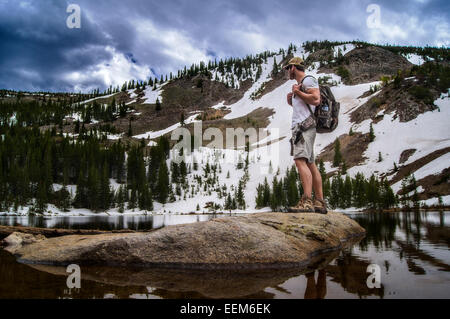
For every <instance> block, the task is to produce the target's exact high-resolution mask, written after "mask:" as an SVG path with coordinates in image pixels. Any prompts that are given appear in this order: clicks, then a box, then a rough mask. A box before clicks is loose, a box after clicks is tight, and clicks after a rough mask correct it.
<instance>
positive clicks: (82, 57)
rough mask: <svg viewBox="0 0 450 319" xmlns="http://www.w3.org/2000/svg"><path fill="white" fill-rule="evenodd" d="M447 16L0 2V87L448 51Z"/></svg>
mask: <svg viewBox="0 0 450 319" xmlns="http://www.w3.org/2000/svg"><path fill="white" fill-rule="evenodd" d="M71 3H74V4H78V5H79V6H80V8H81V28H79V29H76V28H74V29H69V28H68V27H67V25H66V20H67V18H68V17H69V15H70V13H67V12H66V9H67V7H68V5H69V4H71ZM370 4H377V5H378V6H379V8H380V24H379V26H378V27H377V28H369V27H368V25H367V19H368V17H369V16H370V15H371V14H372V13H373V11H371V12H367V7H368V5H370ZM449 12H450V1H446V0H442V1H441V0H396V1H393V0H388V1H385V0H369V1H361V0H358V1H357V0H349V1H339V0H325V1H310V0H309V1H301V0H288V1H270V0H258V1H256V0H253V1H245V0H226V1H225V0H218V1H214V0H209V1H206V0H205V1H203V0H186V1H183V0H165V1H162V0H158V1H153V0H108V1H102V0H95V1H94V0H71V1H65V0H24V1H20V0H0V48H1V49H0V88H7V89H18V90H19V89H20V90H33V91H35V90H50V91H80V90H81V91H89V90H91V89H93V88H97V87H99V88H100V89H102V90H103V89H105V88H106V87H107V86H109V85H113V86H116V85H121V84H122V83H123V82H124V81H126V80H129V79H132V78H134V79H140V80H144V79H147V78H148V77H149V76H155V75H156V76H158V77H159V76H160V74H161V73H162V74H167V73H168V72H170V71H172V72H176V71H177V70H178V69H181V68H182V67H184V65H188V66H190V65H191V64H192V63H194V62H195V63H198V62H199V61H201V60H203V61H207V60H214V58H215V57H217V58H218V59H219V58H223V57H229V56H239V57H241V56H245V55H247V54H254V53H259V52H261V51H264V50H266V49H269V50H278V49H279V48H281V47H283V48H287V46H288V45H289V43H290V42H292V43H294V44H297V45H299V44H301V43H302V42H304V41H306V40H315V39H317V40H324V39H327V40H332V41H333V40H336V41H342V40H355V39H359V40H365V41H369V42H376V43H383V44H384V43H391V44H402V45H420V46H424V45H430V46H446V47H449V45H450V27H449Z"/></svg>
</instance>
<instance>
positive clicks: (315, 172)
mask: <svg viewBox="0 0 450 319" xmlns="http://www.w3.org/2000/svg"><path fill="white" fill-rule="evenodd" d="M307 166H308V169H309V171H310V172H311V175H312V185H313V187H314V195H315V197H316V198H317V199H320V200H323V189H322V175H320V172H319V169H318V168H317V166H316V164H315V163H307Z"/></svg>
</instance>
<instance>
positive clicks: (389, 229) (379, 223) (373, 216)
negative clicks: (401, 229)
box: [352, 213, 400, 251]
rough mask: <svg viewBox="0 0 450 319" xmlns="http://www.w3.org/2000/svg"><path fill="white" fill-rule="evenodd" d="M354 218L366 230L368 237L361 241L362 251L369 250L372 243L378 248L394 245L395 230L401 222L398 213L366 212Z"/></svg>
mask: <svg viewBox="0 0 450 319" xmlns="http://www.w3.org/2000/svg"><path fill="white" fill-rule="evenodd" d="M352 218H353V219H354V220H356V221H357V222H358V223H359V224H360V225H361V226H362V227H363V228H364V229H365V230H366V237H365V238H364V239H363V240H361V241H360V243H359V248H360V249H361V250H362V251H367V248H368V245H370V244H372V245H373V246H375V248H377V249H380V248H391V247H392V241H393V240H394V238H395V231H396V229H397V227H398V226H399V223H400V220H399V219H398V216H397V215H396V214H389V213H366V214H361V215H356V216H353V217H352Z"/></svg>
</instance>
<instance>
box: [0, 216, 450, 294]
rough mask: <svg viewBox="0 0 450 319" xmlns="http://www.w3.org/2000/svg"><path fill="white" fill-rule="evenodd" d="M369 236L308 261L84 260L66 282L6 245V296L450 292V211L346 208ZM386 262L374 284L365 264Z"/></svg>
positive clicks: (150, 224) (125, 220)
mask: <svg viewBox="0 0 450 319" xmlns="http://www.w3.org/2000/svg"><path fill="white" fill-rule="evenodd" d="M348 215H349V216H350V217H351V218H353V219H355V220H356V221H357V222H358V223H359V224H360V225H361V226H362V227H364V228H365V229H366V230H367V236H366V237H365V238H364V239H362V240H361V241H359V242H357V243H354V244H353V246H351V247H347V248H345V249H344V250H342V251H339V252H335V253H331V254H328V255H323V256H320V257H318V258H317V260H316V261H315V264H314V266H312V267H310V268H308V269H282V270H253V271H236V270H234V271H223V270H217V271H214V270H208V271H192V270H190V271H188V270H167V269H164V270H158V269H142V268H138V269H132V268H126V269H125V268H118V267H87V266H83V267H82V268H81V273H82V275H81V278H82V280H81V288H80V289H68V288H67V285H66V279H67V275H68V273H66V272H65V268H63V267H49V266H36V265H34V266H30V265H24V264H20V263H17V262H16V261H15V258H14V257H13V256H12V255H10V254H9V253H7V252H5V251H3V250H0V282H1V284H0V298H269V299H270V298H294V299H302V298H449V297H450V249H449V248H450V212H407V213H406V212H404V213H355V214H348ZM218 216H221V215H158V216H150V215H147V216H94V217H51V218H43V217H7V216H0V224H3V225H15V224H21V225H24V226H38V227H57V228H90V229H93V228H100V229H122V228H130V229H149V228H160V227H164V226H167V225H172V224H178V223H189V222H198V221H204V220H208V219H210V218H215V217H218ZM370 264H376V265H378V266H379V268H380V270H381V277H380V278H381V287H380V288H368V286H367V283H366V281H367V278H368V276H369V275H370V274H369V273H367V272H366V271H367V267H368V266H369V265H370Z"/></svg>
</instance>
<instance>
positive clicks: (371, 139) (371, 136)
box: [369, 123, 375, 142]
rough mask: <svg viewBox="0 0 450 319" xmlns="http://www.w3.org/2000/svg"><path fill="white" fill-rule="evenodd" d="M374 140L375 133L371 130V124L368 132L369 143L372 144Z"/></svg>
mask: <svg viewBox="0 0 450 319" xmlns="http://www.w3.org/2000/svg"><path fill="white" fill-rule="evenodd" d="M374 140H375V132H374V130H373V126H372V123H370V130H369V141H370V142H373V141H374Z"/></svg>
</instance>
